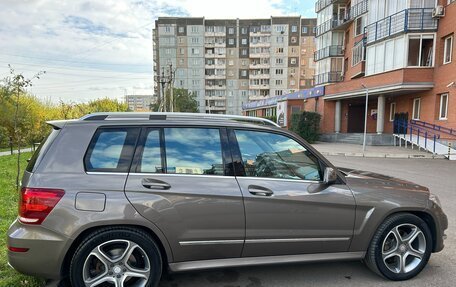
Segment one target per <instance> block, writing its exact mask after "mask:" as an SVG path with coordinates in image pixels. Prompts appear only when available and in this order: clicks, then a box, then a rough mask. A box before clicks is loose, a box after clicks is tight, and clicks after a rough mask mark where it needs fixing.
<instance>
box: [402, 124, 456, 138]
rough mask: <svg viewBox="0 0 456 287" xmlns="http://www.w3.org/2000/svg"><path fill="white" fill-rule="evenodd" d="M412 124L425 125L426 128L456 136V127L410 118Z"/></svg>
mask: <svg viewBox="0 0 456 287" xmlns="http://www.w3.org/2000/svg"><path fill="white" fill-rule="evenodd" d="M410 124H411V125H414V126H419V127H423V128H426V129H430V130H433V131H435V132H440V133H444V134H447V135H450V136H453V137H456V129H452V128H447V127H442V126H439V125H436V124H430V123H427V122H423V121H420V120H410Z"/></svg>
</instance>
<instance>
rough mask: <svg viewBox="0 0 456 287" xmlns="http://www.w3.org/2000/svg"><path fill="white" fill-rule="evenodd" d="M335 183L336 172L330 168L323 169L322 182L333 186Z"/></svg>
mask: <svg viewBox="0 0 456 287" xmlns="http://www.w3.org/2000/svg"><path fill="white" fill-rule="evenodd" d="M336 181H337V171H336V170H335V169H334V168H332V167H327V168H325V174H324V175H323V182H324V183H326V184H333V183H335V182H336Z"/></svg>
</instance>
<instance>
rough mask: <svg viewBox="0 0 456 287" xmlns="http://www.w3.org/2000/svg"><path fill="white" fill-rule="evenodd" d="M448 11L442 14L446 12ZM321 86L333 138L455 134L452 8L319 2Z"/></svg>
mask: <svg viewBox="0 0 456 287" xmlns="http://www.w3.org/2000/svg"><path fill="white" fill-rule="evenodd" d="M440 6H441V7H440ZM315 8H316V12H317V15H318V16H317V31H316V47H317V48H316V49H317V51H316V52H315V60H316V75H315V85H317V86H320V87H324V88H325V91H324V96H322V97H320V99H322V100H321V101H320V102H321V104H320V105H319V106H318V108H317V109H318V111H319V112H320V113H321V114H322V115H323V123H322V131H323V133H326V134H337V133H361V132H363V130H364V119H365V112H366V104H365V101H366V95H368V96H369V97H368V107H367V111H368V116H367V131H368V133H371V134H372V135H374V134H378V135H382V134H392V133H393V132H394V131H395V130H397V123H398V119H401V120H416V121H420V122H424V123H426V124H429V125H430V126H431V125H437V126H440V127H443V128H449V129H451V128H453V129H455V128H456V90H455V89H456V88H455V82H456V63H455V61H454V60H453V52H454V44H453V43H454V33H455V30H456V4H454V3H453V0H437V1H436V0H407V1H405V0H404V1H397V0H351V1H350V0H319V1H317V2H316V6H315Z"/></svg>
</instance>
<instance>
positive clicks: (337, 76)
mask: <svg viewBox="0 0 456 287" xmlns="http://www.w3.org/2000/svg"><path fill="white" fill-rule="evenodd" d="M343 80H344V75H343V74H342V72H341V71H336V72H328V73H323V74H319V75H315V77H314V82H315V86H317V85H322V84H331V83H338V82H342V81H343Z"/></svg>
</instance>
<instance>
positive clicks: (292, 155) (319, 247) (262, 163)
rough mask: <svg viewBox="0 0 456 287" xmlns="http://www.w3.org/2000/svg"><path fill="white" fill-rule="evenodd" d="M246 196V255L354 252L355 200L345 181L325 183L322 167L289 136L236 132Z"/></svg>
mask: <svg viewBox="0 0 456 287" xmlns="http://www.w3.org/2000/svg"><path fill="white" fill-rule="evenodd" d="M229 138H230V143H231V144H232V145H233V146H234V147H235V149H234V150H233V151H232V152H233V160H234V161H238V162H241V163H242V165H241V166H240V167H241V171H237V175H238V176H237V177H236V178H237V181H238V183H239V186H240V187H241V191H242V194H243V196H244V205H245V214H246V240H245V245H244V249H243V253H242V256H245V257H248V256H265V255H288V254H308V253H321V252H328V253H329V252H345V251H348V248H349V244H350V240H351V238H352V236H353V224H354V220H355V201H354V197H353V194H352V192H351V191H350V189H349V188H348V187H347V186H346V185H345V184H343V182H342V181H340V182H339V183H336V184H332V185H326V184H324V183H323V182H322V176H323V175H322V169H323V164H322V162H321V161H320V160H319V159H318V158H317V157H316V156H315V155H314V154H312V152H311V151H309V150H308V149H306V147H305V146H304V145H303V144H302V143H300V142H298V140H297V139H294V138H293V137H291V136H289V135H288V134H283V133H278V132H269V131H256V130H244V129H237V130H230V131H229Z"/></svg>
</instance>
